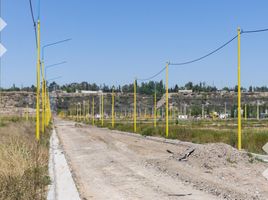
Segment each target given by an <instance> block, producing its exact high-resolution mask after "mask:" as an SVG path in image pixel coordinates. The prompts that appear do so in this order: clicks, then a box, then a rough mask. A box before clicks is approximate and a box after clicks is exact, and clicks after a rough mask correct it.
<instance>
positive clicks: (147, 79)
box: [136, 67, 166, 81]
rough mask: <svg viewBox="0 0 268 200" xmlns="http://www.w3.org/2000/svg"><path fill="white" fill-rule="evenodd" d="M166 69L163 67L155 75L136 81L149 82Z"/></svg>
mask: <svg viewBox="0 0 268 200" xmlns="http://www.w3.org/2000/svg"><path fill="white" fill-rule="evenodd" d="M165 69H166V67H163V68H162V69H161V70H160V71H159V72H157V73H156V74H155V75H153V76H151V77H149V78H144V79H136V80H137V81H149V80H151V79H153V78H155V77H157V76H158V75H159V74H161V73H162V72H163V71H164V70H165Z"/></svg>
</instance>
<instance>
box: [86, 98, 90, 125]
mask: <svg viewBox="0 0 268 200" xmlns="http://www.w3.org/2000/svg"><path fill="white" fill-rule="evenodd" d="M87 113H88V117H87V118H88V122H89V121H90V120H89V115H90V100H88V112H87Z"/></svg>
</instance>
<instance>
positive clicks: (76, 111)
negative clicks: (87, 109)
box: [76, 104, 78, 121]
mask: <svg viewBox="0 0 268 200" xmlns="http://www.w3.org/2000/svg"><path fill="white" fill-rule="evenodd" d="M76 121H78V104H76Z"/></svg>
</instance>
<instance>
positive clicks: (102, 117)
mask: <svg viewBox="0 0 268 200" xmlns="http://www.w3.org/2000/svg"><path fill="white" fill-rule="evenodd" d="M103 119H104V100H103V93H102V94H101V126H103V124H104V122H103Z"/></svg>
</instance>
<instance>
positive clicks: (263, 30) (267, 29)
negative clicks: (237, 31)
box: [241, 28, 268, 33]
mask: <svg viewBox="0 0 268 200" xmlns="http://www.w3.org/2000/svg"><path fill="white" fill-rule="evenodd" d="M266 31H268V28H266V29H259V30H248V31H244V30H242V31H241V33H259V32H266Z"/></svg>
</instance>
